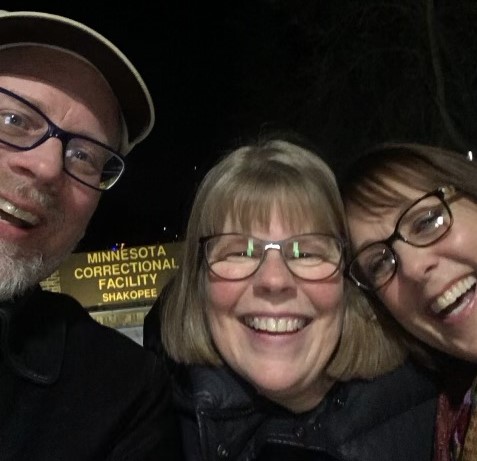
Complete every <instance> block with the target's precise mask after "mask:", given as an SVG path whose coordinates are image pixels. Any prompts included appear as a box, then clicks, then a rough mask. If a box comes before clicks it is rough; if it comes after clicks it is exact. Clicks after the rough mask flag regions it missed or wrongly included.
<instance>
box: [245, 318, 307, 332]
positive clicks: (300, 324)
mask: <svg viewBox="0 0 477 461" xmlns="http://www.w3.org/2000/svg"><path fill="white" fill-rule="evenodd" d="M244 322H245V324H246V325H247V326H249V327H251V328H253V329H254V330H258V331H266V332H268V333H292V332H294V331H298V330H301V329H302V328H304V326H305V324H306V322H305V320H304V319H302V318H294V317H246V318H245V319H244Z"/></svg>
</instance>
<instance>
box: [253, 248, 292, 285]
mask: <svg viewBox="0 0 477 461" xmlns="http://www.w3.org/2000/svg"><path fill="white" fill-rule="evenodd" d="M254 283H255V284H256V285H258V286H262V287H265V288H267V289H269V290H282V289H284V288H285V289H286V288H288V287H289V286H291V285H292V284H294V283H295V281H294V277H293V274H292V273H291V272H290V271H289V270H288V267H287V265H286V264H285V261H284V259H283V256H282V254H281V252H280V250H276V249H268V250H267V251H266V252H265V255H264V260H263V262H262V264H261V266H260V267H259V269H258V271H257V272H256V273H255V279H254Z"/></svg>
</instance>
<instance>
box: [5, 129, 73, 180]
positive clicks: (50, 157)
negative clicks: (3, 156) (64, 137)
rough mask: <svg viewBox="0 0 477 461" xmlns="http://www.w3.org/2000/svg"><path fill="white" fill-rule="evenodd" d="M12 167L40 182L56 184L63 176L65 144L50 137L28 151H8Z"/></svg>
mask: <svg viewBox="0 0 477 461" xmlns="http://www.w3.org/2000/svg"><path fill="white" fill-rule="evenodd" d="M8 155H9V158H8V163H9V165H10V167H11V169H12V170H13V171H14V172H16V173H17V174H19V175H24V176H28V177H29V179H31V180H33V181H35V182H37V183H39V184H49V185H51V184H54V183H55V182H56V181H58V180H59V179H61V178H62V177H63V174H64V173H63V144H62V142H61V140H59V139H56V138H49V139H47V140H46V141H45V142H43V143H41V144H40V145H38V146H36V147H34V148H33V149H30V150H27V151H16V152H9V153H8Z"/></svg>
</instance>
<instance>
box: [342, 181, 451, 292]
mask: <svg viewBox="0 0 477 461" xmlns="http://www.w3.org/2000/svg"><path fill="white" fill-rule="evenodd" d="M455 193H456V189H455V187H454V186H444V187H439V188H438V189H436V190H434V191H432V192H429V193H427V194H425V195H424V196H422V197H421V198H419V199H418V200H416V201H415V202H413V203H412V204H411V205H410V206H409V207H408V208H407V209H406V210H405V211H404V212H403V213H402V214H401V216H400V217H399V219H398V221H397V223H396V227H395V229H394V232H393V233H392V234H391V236H390V237H389V238H387V239H386V240H381V241H379V242H373V243H371V244H369V245H367V246H366V247H364V248H363V249H362V250H361V251H359V252H358V253H357V254H356V256H355V257H354V258H353V259H352V261H351V262H350V264H349V266H348V267H347V270H346V272H347V274H348V275H349V276H350V277H351V279H352V280H353V281H354V282H355V283H356V284H357V285H358V286H359V287H361V288H364V289H365V290H370V291H376V290H378V289H379V288H381V287H382V286H383V285H385V284H386V283H387V282H389V281H390V280H391V279H392V278H393V277H394V275H395V274H396V270H397V266H398V258H397V255H396V252H395V251H394V249H393V247H392V246H393V244H394V242H395V241H396V240H402V241H403V242H406V243H408V244H409V245H412V246H414V247H426V246H429V245H432V244H433V243H435V242H437V241H438V240H439V239H440V238H442V237H443V236H444V235H445V234H446V233H447V232H448V231H449V229H450V228H451V226H452V224H453V222H454V218H453V217H452V212H451V210H450V208H449V205H448V203H447V202H446V196H449V195H453V194H455Z"/></svg>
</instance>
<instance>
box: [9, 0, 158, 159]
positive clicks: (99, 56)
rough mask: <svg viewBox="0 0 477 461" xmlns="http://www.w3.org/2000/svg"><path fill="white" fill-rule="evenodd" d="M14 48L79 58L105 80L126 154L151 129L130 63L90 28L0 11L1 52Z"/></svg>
mask: <svg viewBox="0 0 477 461" xmlns="http://www.w3.org/2000/svg"><path fill="white" fill-rule="evenodd" d="M15 44H41V45H47V46H54V47H57V48H61V49H64V50H67V51H70V52H72V53H75V54H78V55H79V56H81V57H83V58H84V59H86V60H87V61H89V62H90V63H91V64H93V65H94V66H95V67H96V68H97V69H98V70H99V71H100V72H101V73H102V74H103V76H104V77H105V79H106V80H107V81H108V83H109V85H110V86H111V88H112V90H113V92H114V93H115V95H116V97H117V98H118V101H119V105H120V107H121V111H122V113H123V116H124V119H125V122H126V126H127V129H128V138H129V139H128V145H127V146H126V148H125V153H128V152H129V151H130V150H131V149H132V148H133V147H134V146H135V145H136V144H137V143H138V142H140V141H142V140H143V139H144V138H145V137H146V136H147V135H148V134H149V133H150V131H151V130H152V127H153V126H154V119H155V113H154V106H153V102H152V98H151V95H150V93H149V90H148V88H147V86H146V84H145V83H144V80H143V79H142V77H141V75H140V74H139V72H138V70H137V69H136V68H135V67H134V65H133V64H132V63H131V61H130V60H129V59H128V58H127V57H126V56H125V55H124V54H123V53H122V52H121V51H120V50H119V49H118V48H117V47H116V46H115V45H114V44H113V43H111V42H110V41H109V40H108V39H107V38H105V37H103V36H102V35H101V34H99V33H98V32H96V31H95V30H93V29H91V28H90V27H88V26H86V25H84V24H82V23H80V22H77V21H74V20H72V19H69V18H66V17H64V16H58V15H55V14H49V13H43V12H37V11H4V10H0V49H1V48H2V47H5V46H7V45H15Z"/></svg>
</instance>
